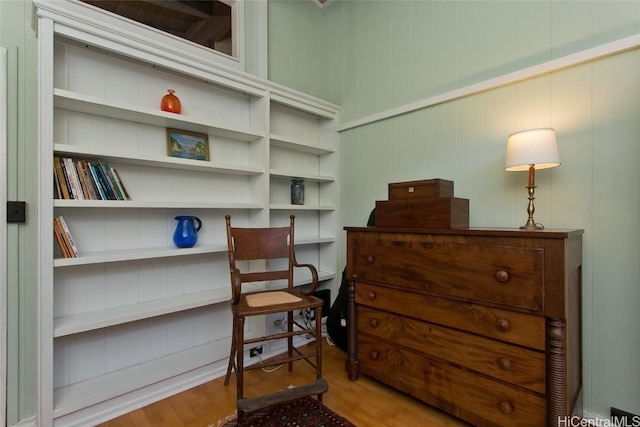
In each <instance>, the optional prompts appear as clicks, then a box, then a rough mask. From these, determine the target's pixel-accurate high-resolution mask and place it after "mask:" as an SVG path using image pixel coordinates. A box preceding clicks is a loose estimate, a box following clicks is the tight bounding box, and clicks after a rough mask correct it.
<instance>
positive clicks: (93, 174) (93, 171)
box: [89, 162, 108, 200]
mask: <svg viewBox="0 0 640 427" xmlns="http://www.w3.org/2000/svg"><path fill="white" fill-rule="evenodd" d="M89 170H90V171H91V177H92V178H93V182H94V183H95V185H96V190H98V193H99V194H100V199H101V200H108V198H107V195H106V194H105V192H104V189H103V188H102V184H101V183H100V178H98V171H96V167H95V165H94V164H93V163H91V162H89Z"/></svg>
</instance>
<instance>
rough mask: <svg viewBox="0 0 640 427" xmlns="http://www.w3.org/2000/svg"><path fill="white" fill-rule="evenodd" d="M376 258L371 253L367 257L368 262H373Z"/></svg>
mask: <svg viewBox="0 0 640 427" xmlns="http://www.w3.org/2000/svg"><path fill="white" fill-rule="evenodd" d="M375 260H376V259H375V258H374V257H373V256H372V255H369V256H368V257H367V264H373V261H375Z"/></svg>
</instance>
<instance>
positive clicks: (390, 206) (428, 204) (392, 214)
mask: <svg viewBox="0 0 640 427" xmlns="http://www.w3.org/2000/svg"><path fill="white" fill-rule="evenodd" d="M375 215H376V227H418V228H468V227H469V199H459V198H455V197H433V198H430V199H415V200H383V201H377V202H376V214H375Z"/></svg>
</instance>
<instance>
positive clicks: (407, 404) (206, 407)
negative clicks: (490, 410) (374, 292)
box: [97, 342, 468, 427]
mask: <svg viewBox="0 0 640 427" xmlns="http://www.w3.org/2000/svg"><path fill="white" fill-rule="evenodd" d="M313 348H314V347H311V349H310V351H312V350H313ZM345 360H346V353H345V352H343V351H342V350H340V349H339V348H338V347H335V346H330V345H328V344H327V343H326V342H325V343H324V347H323V366H322V367H323V374H324V375H323V377H324V378H325V379H326V380H327V382H328V383H329V390H328V391H327V393H325V395H324V397H323V402H324V404H325V405H326V406H327V407H329V408H331V409H332V410H333V411H335V412H337V413H338V414H340V415H342V416H344V417H345V418H347V419H349V420H350V421H351V422H352V423H354V424H355V425H357V426H360V427H368V426H376V427H378V426H386V427H406V426H416V427H419V426H429V427H467V426H468V424H465V423H463V422H461V421H459V420H456V419H455V418H453V417H451V416H449V415H447V414H445V413H443V412H441V411H439V410H437V409H435V408H432V407H430V406H429V405H426V404H424V403H421V402H419V401H417V400H415V399H413V398H412V397H410V396H407V395H405V394H403V393H400V392H397V391H396V390H393V389H391V388H389V387H387V386H385V385H383V384H381V383H379V382H377V381H374V380H372V379H370V378H367V377H365V376H362V375H361V376H360V378H359V379H358V381H350V380H349V379H348V377H347V374H346V373H345V370H344V366H345ZM314 375H315V374H314V371H313V369H312V368H311V367H310V366H309V365H307V364H306V363H304V362H300V363H297V364H296V365H294V371H293V372H291V373H290V372H288V370H287V368H286V366H285V367H283V368H281V369H278V370H276V371H274V372H271V373H266V372H262V371H260V370H253V371H248V372H246V373H245V385H246V389H245V396H252V395H259V394H263V393H272V392H275V391H278V390H283V389H285V388H286V387H287V386H289V385H295V386H300V385H303V384H305V383H308V382H309V381H311V380H313V379H314V378H315V376H314ZM235 391H236V386H235V378H234V376H232V379H231V382H230V383H229V385H228V386H225V385H224V378H218V379H216V380H214V381H211V382H208V383H205V384H202V385H200V386H198V387H194V388H192V389H190V390H187V391H184V392H182V393H179V394H176V395H174V396H171V397H169V398H167V399H164V400H161V401H159V402H156V403H154V404H151V405H149V406H146V407H145V408H141V409H138V410H135V411H133V412H131V413H129V414H125V415H123V416H121V417H118V418H115V419H113V420H111V421H108V422H106V423H104V424H101V425H99V426H97V427H207V426H209V425H211V424H213V425H217V422H218V420H222V419H224V418H225V417H226V416H228V415H230V414H232V413H234V412H235Z"/></svg>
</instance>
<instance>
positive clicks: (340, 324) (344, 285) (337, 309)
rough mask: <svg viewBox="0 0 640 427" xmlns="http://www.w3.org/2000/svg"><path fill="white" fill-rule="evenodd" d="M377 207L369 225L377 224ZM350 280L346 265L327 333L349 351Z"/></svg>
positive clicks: (340, 346)
mask: <svg viewBox="0 0 640 427" xmlns="http://www.w3.org/2000/svg"><path fill="white" fill-rule="evenodd" d="M375 212H376V210H375V208H374V209H373V210H372V211H371V213H370V214H369V220H368V221H367V226H368V227H372V226H375V225H376V218H375ZM348 299H349V281H348V280H347V269H346V267H345V269H344V270H342V282H340V289H338V296H337V297H336V300H335V301H334V302H333V305H331V309H330V310H329V315H328V316H327V333H328V334H329V337H330V338H331V341H333V342H334V343H335V345H337V346H338V347H339V348H341V349H342V350H344V351H347V342H348V341H347V331H348V325H349V312H348V306H349V304H348V303H349V301H348Z"/></svg>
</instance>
